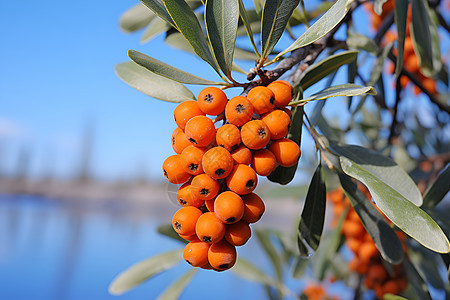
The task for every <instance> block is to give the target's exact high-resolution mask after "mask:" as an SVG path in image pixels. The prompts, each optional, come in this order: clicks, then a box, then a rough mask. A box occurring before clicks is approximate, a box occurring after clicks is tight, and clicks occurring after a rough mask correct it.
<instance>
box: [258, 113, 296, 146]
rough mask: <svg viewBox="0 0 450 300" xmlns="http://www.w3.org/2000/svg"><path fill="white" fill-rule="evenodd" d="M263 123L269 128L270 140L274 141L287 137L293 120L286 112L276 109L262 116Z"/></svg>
mask: <svg viewBox="0 0 450 300" xmlns="http://www.w3.org/2000/svg"><path fill="white" fill-rule="evenodd" d="M261 121H263V122H264V124H266V126H267V127H268V128H269V131H270V138H271V139H272V140H278V139H281V138H283V137H285V136H286V135H287V134H288V133H289V129H290V127H291V118H290V117H289V115H288V114H287V113H286V112H284V111H282V110H280V109H275V110H272V111H271V112H268V113H266V114H264V115H262V117H261Z"/></svg>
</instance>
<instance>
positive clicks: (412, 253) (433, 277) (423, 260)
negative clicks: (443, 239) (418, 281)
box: [408, 247, 445, 290]
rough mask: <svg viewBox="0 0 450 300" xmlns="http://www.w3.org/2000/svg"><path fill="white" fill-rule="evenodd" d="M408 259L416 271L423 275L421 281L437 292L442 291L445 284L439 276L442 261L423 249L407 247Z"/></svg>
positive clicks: (434, 254)
mask: <svg viewBox="0 0 450 300" xmlns="http://www.w3.org/2000/svg"><path fill="white" fill-rule="evenodd" d="M408 258H409V259H410V261H411V263H412V264H413V265H414V266H415V267H416V268H417V270H418V271H419V272H420V273H421V274H422V275H423V279H424V280H425V282H427V283H428V284H429V285H430V286H432V287H433V288H434V289H437V290H444V289H445V284H444V281H443V279H442V277H441V275H440V274H439V273H440V271H439V269H440V268H441V266H442V260H441V257H439V255H436V253H434V252H432V251H430V250H428V249H426V248H424V247H408Z"/></svg>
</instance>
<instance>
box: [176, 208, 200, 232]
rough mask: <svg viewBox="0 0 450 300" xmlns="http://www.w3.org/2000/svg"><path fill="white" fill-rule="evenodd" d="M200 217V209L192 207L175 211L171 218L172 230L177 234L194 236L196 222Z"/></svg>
mask: <svg viewBox="0 0 450 300" xmlns="http://www.w3.org/2000/svg"><path fill="white" fill-rule="evenodd" d="M201 215H202V212H201V211H200V209H198V208H196V207H193V206H185V207H182V208H180V209H179V210H177V212H176V213H175V214H174V216H173V218H172V226H173V229H175V231H176V232H177V233H178V234H182V235H192V234H195V227H196V224H197V220H198V219H199V217H200V216H201Z"/></svg>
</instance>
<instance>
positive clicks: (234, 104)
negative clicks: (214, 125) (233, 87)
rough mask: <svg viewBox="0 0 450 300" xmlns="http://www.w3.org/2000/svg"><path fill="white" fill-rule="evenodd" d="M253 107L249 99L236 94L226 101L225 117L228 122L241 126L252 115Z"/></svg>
mask: <svg viewBox="0 0 450 300" xmlns="http://www.w3.org/2000/svg"><path fill="white" fill-rule="evenodd" d="M253 112H254V108H253V105H252V103H251V102H250V100H248V99H247V98H246V97H244V96H236V97H233V98H231V99H230V101H228V103H227V105H226V107H225V117H226V118H227V121H228V123H230V124H233V125H236V126H237V127H241V126H242V125H244V124H245V123H247V122H248V121H250V120H251V119H252V117H253Z"/></svg>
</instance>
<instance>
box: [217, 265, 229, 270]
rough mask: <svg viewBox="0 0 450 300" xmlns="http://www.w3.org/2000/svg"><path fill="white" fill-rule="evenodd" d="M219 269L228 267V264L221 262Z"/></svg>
mask: <svg viewBox="0 0 450 300" xmlns="http://www.w3.org/2000/svg"><path fill="white" fill-rule="evenodd" d="M219 269H228V264H221V265H220V266H219Z"/></svg>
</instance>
